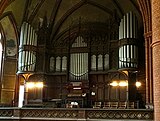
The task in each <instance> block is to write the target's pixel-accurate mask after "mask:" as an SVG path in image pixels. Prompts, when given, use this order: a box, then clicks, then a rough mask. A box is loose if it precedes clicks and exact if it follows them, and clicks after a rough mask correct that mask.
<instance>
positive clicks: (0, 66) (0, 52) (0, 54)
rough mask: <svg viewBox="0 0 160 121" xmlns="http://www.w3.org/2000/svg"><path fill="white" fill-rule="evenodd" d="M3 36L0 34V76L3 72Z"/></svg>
mask: <svg viewBox="0 0 160 121" xmlns="http://www.w3.org/2000/svg"><path fill="white" fill-rule="evenodd" d="M2 52H3V51H2V34H1V33H0V76H1V72H2Z"/></svg>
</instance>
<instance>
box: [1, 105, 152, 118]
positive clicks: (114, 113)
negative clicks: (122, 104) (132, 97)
mask: <svg viewBox="0 0 160 121" xmlns="http://www.w3.org/2000/svg"><path fill="white" fill-rule="evenodd" d="M2 119H5V120H10V121H11V120H24V119H25V120H29V121H31V120H37V121H38V120H41V121H42V120H56V121H58V120H66V121H67V120H75V119H76V120H86V121H91V120H98V121H99V120H103V119H114V120H119V119H120V120H137V121H138V120H139V121H142V120H143V121H145V120H146V121H147V120H148V121H153V110H147V109H92V108H70V109H67V108H13V107H10V108H0V120H2Z"/></svg>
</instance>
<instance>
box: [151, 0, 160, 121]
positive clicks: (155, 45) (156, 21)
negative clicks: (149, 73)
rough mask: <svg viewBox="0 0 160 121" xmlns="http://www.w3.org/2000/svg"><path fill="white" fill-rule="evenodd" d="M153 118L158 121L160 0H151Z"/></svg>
mask: <svg viewBox="0 0 160 121" xmlns="http://www.w3.org/2000/svg"><path fill="white" fill-rule="evenodd" d="M151 6H152V45H151V47H152V51H153V54H152V57H153V88H154V120H155V121H160V0H151Z"/></svg>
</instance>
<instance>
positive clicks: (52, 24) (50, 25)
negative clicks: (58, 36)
mask: <svg viewBox="0 0 160 121" xmlns="http://www.w3.org/2000/svg"><path fill="white" fill-rule="evenodd" d="M61 2H62V0H57V1H56V3H55V6H54V8H53V10H52V14H51V17H50V21H49V27H50V28H53V26H54V22H55V18H56V16H57V13H58V10H59V7H60V4H61Z"/></svg>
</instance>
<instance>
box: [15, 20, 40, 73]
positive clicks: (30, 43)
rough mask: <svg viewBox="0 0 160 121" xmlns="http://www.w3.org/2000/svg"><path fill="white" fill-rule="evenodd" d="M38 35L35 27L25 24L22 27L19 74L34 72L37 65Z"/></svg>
mask: <svg viewBox="0 0 160 121" xmlns="http://www.w3.org/2000/svg"><path fill="white" fill-rule="evenodd" d="M36 46H37V34H36V32H35V30H34V29H33V27H32V26H31V25H30V24H28V23H26V22H24V23H23V24H22V27H21V33H20V45H19V58H18V72H19V73H21V72H28V71H29V72H30V71H31V72H33V71H34V70H35V64H36Z"/></svg>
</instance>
